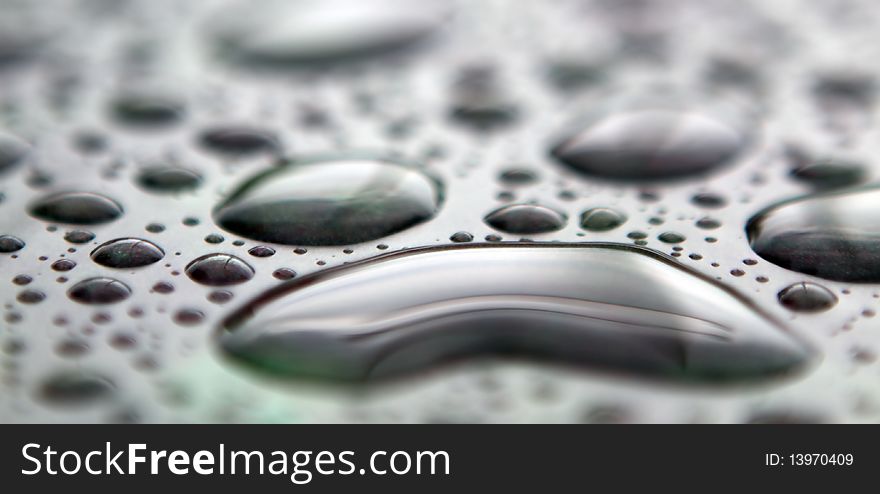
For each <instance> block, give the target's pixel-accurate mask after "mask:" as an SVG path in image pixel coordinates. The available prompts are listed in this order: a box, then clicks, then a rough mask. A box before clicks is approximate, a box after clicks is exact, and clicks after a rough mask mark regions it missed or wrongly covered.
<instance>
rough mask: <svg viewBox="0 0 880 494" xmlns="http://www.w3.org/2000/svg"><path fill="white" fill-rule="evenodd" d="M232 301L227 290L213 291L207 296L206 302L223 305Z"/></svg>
mask: <svg viewBox="0 0 880 494" xmlns="http://www.w3.org/2000/svg"><path fill="white" fill-rule="evenodd" d="M230 300H232V292H230V291H227V290H214V291H213V292H211V293H209V294H208V301H209V302H213V303H215V304H225V303H226V302H229V301H230Z"/></svg>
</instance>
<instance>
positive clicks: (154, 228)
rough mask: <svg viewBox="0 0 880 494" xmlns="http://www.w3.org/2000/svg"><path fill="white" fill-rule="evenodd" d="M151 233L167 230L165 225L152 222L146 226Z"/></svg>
mask: <svg viewBox="0 0 880 494" xmlns="http://www.w3.org/2000/svg"><path fill="white" fill-rule="evenodd" d="M145 229H146V230H147V231H148V232H150V233H162V232H164V231H165V225H160V224H159V223H150V224H149V225H147V226H146V228H145Z"/></svg>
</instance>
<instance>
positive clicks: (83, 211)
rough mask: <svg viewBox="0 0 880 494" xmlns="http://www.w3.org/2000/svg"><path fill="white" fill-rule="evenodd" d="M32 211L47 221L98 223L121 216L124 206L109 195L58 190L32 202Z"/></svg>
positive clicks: (34, 214) (83, 223) (76, 223)
mask: <svg viewBox="0 0 880 494" xmlns="http://www.w3.org/2000/svg"><path fill="white" fill-rule="evenodd" d="M30 213H31V214H32V215H33V216H35V217H37V218H39V219H42V220H45V221H54V222H58V223H70V224H75V225H96V224H99V223H107V222H109V221H113V220H115V219H117V218H119V217H120V216H121V215H122V206H120V205H119V203H117V202H116V201H114V200H113V199H110V198H109V197H106V196H103V195H100V194H95V193H92V192H58V193H55V194H50V195H48V196H45V197H43V198H41V199H38V200H37V201H36V202H34V203H32V204H31V206H30Z"/></svg>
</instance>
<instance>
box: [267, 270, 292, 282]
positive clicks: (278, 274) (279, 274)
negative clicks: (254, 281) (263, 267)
mask: <svg viewBox="0 0 880 494" xmlns="http://www.w3.org/2000/svg"><path fill="white" fill-rule="evenodd" d="M272 276H273V277H275V279H278V280H284V281H287V280H291V279H293V278H294V277H295V276H296V271H294V270H292V269H290V268H278V269H276V270H275V271H274V272H273V273H272Z"/></svg>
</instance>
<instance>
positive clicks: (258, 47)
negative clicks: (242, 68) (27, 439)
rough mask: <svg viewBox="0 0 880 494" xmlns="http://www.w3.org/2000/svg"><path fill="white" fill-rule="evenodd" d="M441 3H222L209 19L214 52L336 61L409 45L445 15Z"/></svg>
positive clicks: (254, 59)
mask: <svg viewBox="0 0 880 494" xmlns="http://www.w3.org/2000/svg"><path fill="white" fill-rule="evenodd" d="M448 10H449V7H448V5H447V4H446V2H439V1H435V0H428V1H422V2H419V4H418V5H415V4H413V3H412V2H409V1H406V0H327V1H322V2H309V1H303V0H295V1H282V0H271V1H269V2H263V3H262V4H261V5H260V8H259V9H255V8H253V5H252V4H251V3H250V2H239V3H237V4H233V5H232V6H226V7H225V8H224V10H223V11H221V12H218V14H217V15H216V16H215V17H214V18H213V19H212V22H211V29H210V35H211V37H212V38H213V40H214V42H215V43H216V45H217V48H218V51H219V52H220V53H221V54H222V55H224V56H227V57H230V58H232V59H233V60H234V61H236V62H238V63H240V64H243V65H258V66H268V67H285V66H294V67H295V66H301V65H306V64H324V63H338V62H344V61H348V60H352V59H360V58H363V57H366V56H372V55H379V54H384V53H388V52H391V51H397V50H399V49H402V48H406V47H408V46H411V45H413V44H414V43H415V42H417V41H419V40H421V39H423V38H425V37H427V36H428V35H430V34H431V33H432V32H434V31H435V30H436V29H437V28H439V27H440V25H441V24H442V23H443V21H444V20H445V18H446V16H447V15H448Z"/></svg>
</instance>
